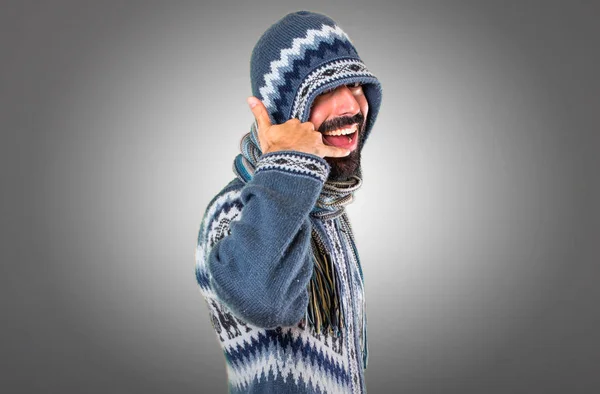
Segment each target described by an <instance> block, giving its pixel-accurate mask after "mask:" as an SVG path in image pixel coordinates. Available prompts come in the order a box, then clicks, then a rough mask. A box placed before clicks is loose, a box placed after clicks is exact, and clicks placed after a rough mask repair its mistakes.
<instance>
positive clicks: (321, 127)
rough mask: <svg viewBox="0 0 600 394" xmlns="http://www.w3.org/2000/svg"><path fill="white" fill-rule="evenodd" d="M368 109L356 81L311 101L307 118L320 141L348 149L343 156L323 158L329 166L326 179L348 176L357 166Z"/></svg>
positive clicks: (339, 178)
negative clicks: (318, 132)
mask: <svg viewBox="0 0 600 394" xmlns="http://www.w3.org/2000/svg"><path fill="white" fill-rule="evenodd" d="M368 111H369V104H368V103H367V98H366V97H365V94H364V92H363V89H362V86H360V85H357V84H351V85H340V86H338V87H337V88H335V89H333V90H330V91H326V92H324V93H322V94H320V95H319V96H317V97H316V98H315V100H314V101H313V105H312V107H311V110H310V117H309V119H308V120H309V121H310V122H312V123H313V124H314V125H315V130H318V131H320V132H321V133H322V134H323V143H324V144H325V145H333V146H339V147H342V148H346V149H350V150H351V151H352V152H351V153H350V154H349V155H348V156H346V157H341V158H333V157H326V158H325V160H327V162H328V163H329V165H330V166H331V172H330V174H329V179H331V180H344V179H348V178H349V177H350V176H351V175H353V174H354V173H355V172H356V170H357V169H358V167H359V166H360V149H359V146H358V142H359V139H360V138H359V136H360V135H362V133H364V129H365V120H366V119H367V113H368Z"/></svg>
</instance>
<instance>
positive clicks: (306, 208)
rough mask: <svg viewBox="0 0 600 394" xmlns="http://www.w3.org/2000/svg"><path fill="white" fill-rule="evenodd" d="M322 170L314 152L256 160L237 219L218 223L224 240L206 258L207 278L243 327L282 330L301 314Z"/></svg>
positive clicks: (274, 154) (325, 171)
mask: <svg viewBox="0 0 600 394" xmlns="http://www.w3.org/2000/svg"><path fill="white" fill-rule="evenodd" d="M328 173H329V165H328V164H327V162H326V161H325V160H324V159H322V158H320V157H318V156H315V155H310V154H304V153H300V152H293V151H280V152H272V153H268V154H266V155H263V156H262V157H261V158H260V160H259V161H258V163H257V166H256V171H255V174H254V176H253V178H252V179H251V180H250V181H249V182H248V183H247V184H246V185H245V186H244V187H243V188H242V190H241V195H240V200H241V205H242V208H241V214H240V215H239V218H237V220H235V221H225V222H222V223H221V224H220V226H221V228H220V231H221V232H222V233H224V234H226V236H224V237H223V238H221V239H220V240H218V242H216V243H215V244H214V245H213V246H212V248H211V249H210V252H209V253H208V256H207V261H206V268H207V269H206V271H207V280H208V283H209V285H210V287H211V289H212V292H213V293H214V294H215V295H216V297H217V298H218V299H219V300H220V301H221V302H222V303H223V304H225V305H226V306H227V307H228V308H229V309H230V310H231V311H232V312H233V313H234V314H236V315H237V316H238V317H240V318H241V319H243V320H245V321H247V322H248V323H250V324H253V325H255V326H259V327H264V328H272V327H277V326H289V325H294V324H297V323H298V322H299V321H300V320H301V318H302V317H303V316H304V313H305V311H306V307H307V305H308V292H307V285H308V282H309V281H310V278H311V276H312V273H313V264H312V257H311V248H310V237H311V224H310V221H309V214H310V212H311V210H312V209H313V207H314V205H315V203H316V201H317V198H318V196H319V194H320V192H321V189H322V187H323V183H324V182H325V180H326V179H327V175H328ZM223 226H228V228H227V229H224V228H222V227H223Z"/></svg>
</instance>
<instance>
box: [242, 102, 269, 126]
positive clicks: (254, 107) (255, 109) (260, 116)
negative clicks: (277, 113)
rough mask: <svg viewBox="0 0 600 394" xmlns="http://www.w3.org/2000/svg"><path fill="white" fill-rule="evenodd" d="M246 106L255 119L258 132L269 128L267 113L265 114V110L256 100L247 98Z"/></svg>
mask: <svg viewBox="0 0 600 394" xmlns="http://www.w3.org/2000/svg"><path fill="white" fill-rule="evenodd" d="M247 101H248V105H249V106H250V110H251V111H252V113H253V114H254V117H255V118H256V123H257V124H258V130H265V129H266V128H268V127H270V126H271V119H269V113H268V112H267V108H265V105H264V104H263V103H262V101H260V100H259V99H258V98H256V97H254V96H251V97H248V100H247Z"/></svg>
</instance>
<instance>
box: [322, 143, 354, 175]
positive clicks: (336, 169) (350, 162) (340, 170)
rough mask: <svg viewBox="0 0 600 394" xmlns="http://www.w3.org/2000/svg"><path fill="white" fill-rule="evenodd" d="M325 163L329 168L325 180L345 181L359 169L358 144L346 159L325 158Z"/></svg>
mask: <svg viewBox="0 0 600 394" xmlns="http://www.w3.org/2000/svg"><path fill="white" fill-rule="evenodd" d="M359 138H360V136H359ZM325 161H327V163H329V166H330V167H331V171H330V172H329V178H327V179H329V180H331V181H345V180H347V179H349V178H350V177H351V176H352V175H356V174H357V172H358V168H359V167H360V144H359V146H358V147H357V148H356V150H354V151H352V153H350V154H349V155H348V156H346V157H326V158H325Z"/></svg>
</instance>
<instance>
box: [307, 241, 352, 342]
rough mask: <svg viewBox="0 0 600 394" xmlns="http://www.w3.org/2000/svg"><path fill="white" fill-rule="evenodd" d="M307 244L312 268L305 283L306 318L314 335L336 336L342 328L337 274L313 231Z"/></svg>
mask: <svg viewBox="0 0 600 394" xmlns="http://www.w3.org/2000/svg"><path fill="white" fill-rule="evenodd" d="M311 243H312V251H313V256H314V263H315V265H314V270H313V275H312V278H311V280H310V282H309V284H308V294H309V300H308V308H307V311H306V319H307V321H308V324H309V325H310V326H311V327H313V328H314V330H315V331H316V332H317V333H318V334H320V333H325V332H327V333H329V334H333V335H335V336H337V337H339V336H341V333H342V332H343V330H344V327H345V317H344V311H343V304H342V302H341V300H340V294H341V289H340V284H341V280H340V277H339V272H338V270H337V269H336V268H335V265H334V264H333V260H332V259H331V257H330V256H329V254H328V253H327V251H326V250H325V246H324V245H323V242H322V241H321V239H320V238H319V236H318V235H317V233H316V231H315V230H313V232H312V237H311Z"/></svg>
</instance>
